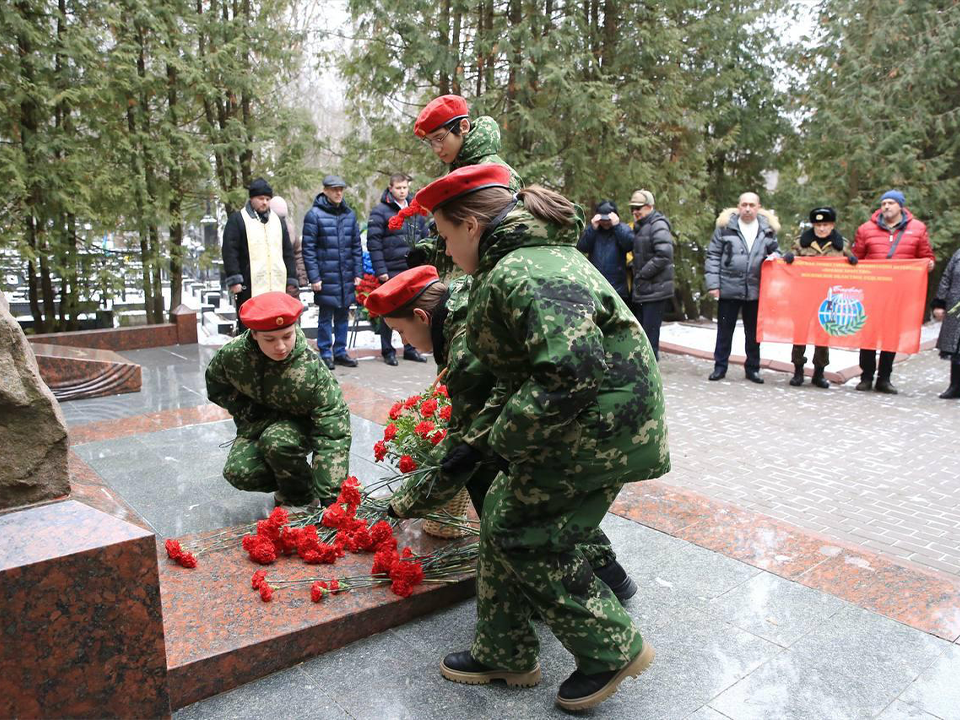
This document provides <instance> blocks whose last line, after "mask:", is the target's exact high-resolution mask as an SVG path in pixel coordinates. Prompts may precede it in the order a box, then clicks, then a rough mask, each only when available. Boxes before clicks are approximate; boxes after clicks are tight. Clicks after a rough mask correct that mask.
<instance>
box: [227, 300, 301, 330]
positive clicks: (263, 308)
mask: <svg viewBox="0 0 960 720" xmlns="http://www.w3.org/2000/svg"><path fill="white" fill-rule="evenodd" d="M302 312H303V303H301V302H300V301H299V300H297V299H296V298H292V297H290V296H289V295H287V294H286V293H283V292H268V293H263V294H262V295H257V296H256V297H252V298H250V299H249V300H247V301H246V302H245V303H244V304H243V305H241V306H240V321H241V322H242V323H243V324H244V325H246V326H247V327H248V328H250V329H251V330H282V329H283V328H285V327H289V326H290V325H293V324H294V323H295V322H296V321H297V318H299V317H300V313H302Z"/></svg>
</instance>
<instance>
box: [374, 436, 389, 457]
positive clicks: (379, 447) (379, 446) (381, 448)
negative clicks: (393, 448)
mask: <svg viewBox="0 0 960 720" xmlns="http://www.w3.org/2000/svg"><path fill="white" fill-rule="evenodd" d="M386 456H387V444H386V443H385V442H384V441H383V440H377V441H376V442H375V443H374V444H373V457H374V459H375V460H376V461H377V462H380V461H381V460H383V459H384V458H385V457H386Z"/></svg>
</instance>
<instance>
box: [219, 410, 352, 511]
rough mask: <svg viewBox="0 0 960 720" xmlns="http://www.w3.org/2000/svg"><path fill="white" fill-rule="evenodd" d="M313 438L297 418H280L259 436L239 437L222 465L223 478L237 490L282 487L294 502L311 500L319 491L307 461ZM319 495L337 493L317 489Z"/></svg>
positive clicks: (278, 488) (281, 490)
mask: <svg viewBox="0 0 960 720" xmlns="http://www.w3.org/2000/svg"><path fill="white" fill-rule="evenodd" d="M309 453H310V438H309V437H308V435H307V432H306V429H305V427H304V426H303V425H302V424H301V423H299V422H297V421H296V420H278V421H276V422H274V423H272V424H270V425H268V426H267V427H266V428H265V429H264V430H263V432H261V433H260V435H259V437H257V438H244V437H239V436H238V437H237V439H236V440H234V442H233V447H231V448H230V454H229V455H228V456H227V462H226V464H225V465H224V466H223V477H224V478H226V480H227V482H228V483H230V484H231V485H233V486H234V487H235V488H237V489H238V490H251V491H255V492H274V491H277V490H279V491H280V492H281V493H283V495H285V496H286V497H287V498H288V499H289V500H290V501H291V502H295V503H299V502H309V501H310V500H311V499H312V498H313V497H314V496H315V495H316V494H317V493H316V492H315V489H314V487H313V473H312V471H311V470H310V465H309V464H308V463H307V455H309ZM317 490H318V491H319V492H320V493H321V495H320V497H322V498H326V497H327V496H333V495H336V494H337V493H336V491H335V490H333V489H331V488H326V489H324V488H318V489H317Z"/></svg>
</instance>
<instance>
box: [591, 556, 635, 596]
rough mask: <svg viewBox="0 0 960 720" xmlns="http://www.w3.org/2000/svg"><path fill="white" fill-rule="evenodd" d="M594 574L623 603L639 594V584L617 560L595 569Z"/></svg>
mask: <svg viewBox="0 0 960 720" xmlns="http://www.w3.org/2000/svg"><path fill="white" fill-rule="evenodd" d="M593 574H594V575H596V576H597V578H598V579H599V580H600V581H601V582H603V583H604V584H605V585H606V586H607V587H608V588H610V591H611V592H612V593H613V594H614V595H616V596H617V600H619V601H620V603H621V604H623V603H625V602H626V601H627V600H629V599H630V598H632V597H633V596H634V595H636V594H637V584H636V583H635V582H634V581H633V580H632V579H631V578H630V576H629V575H627V571H626V570H624V569H623V565H621V564H620V563H618V562H617V561H616V560H614V561H613V562H610V563H607V564H606V565H604V566H602V567H598V568H594V569H593Z"/></svg>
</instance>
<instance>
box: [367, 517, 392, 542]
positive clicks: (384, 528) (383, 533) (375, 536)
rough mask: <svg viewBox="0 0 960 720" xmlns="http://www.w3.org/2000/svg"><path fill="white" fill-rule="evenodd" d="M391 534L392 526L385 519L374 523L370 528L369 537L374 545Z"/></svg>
mask: <svg viewBox="0 0 960 720" xmlns="http://www.w3.org/2000/svg"><path fill="white" fill-rule="evenodd" d="M391 535H393V528H392V527H390V523H388V522H387V521H386V520H381V521H380V522H378V523H374V525H373V527H371V528H370V538H371V539H372V540H373V542H374V544H375V545H379V544H380V543H382V542H383V541H384V540H386V539H387V538H388V537H390V536H391Z"/></svg>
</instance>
